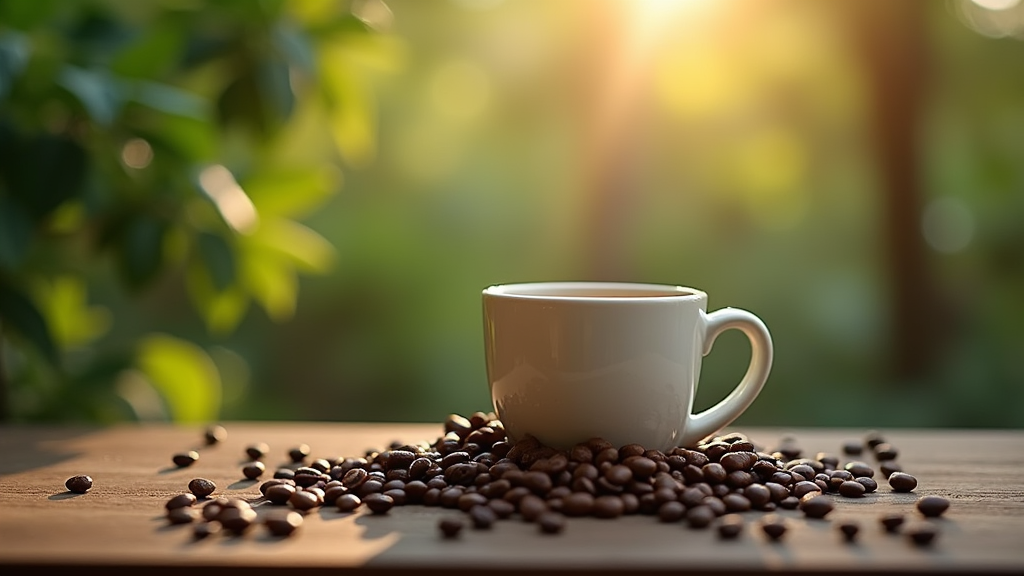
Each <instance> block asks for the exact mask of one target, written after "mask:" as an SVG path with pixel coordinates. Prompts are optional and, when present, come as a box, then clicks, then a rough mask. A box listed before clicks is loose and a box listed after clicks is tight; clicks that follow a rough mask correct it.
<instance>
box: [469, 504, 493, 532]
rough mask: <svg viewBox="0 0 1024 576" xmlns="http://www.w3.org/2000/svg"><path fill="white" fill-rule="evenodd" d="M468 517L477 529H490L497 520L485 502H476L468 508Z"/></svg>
mask: <svg viewBox="0 0 1024 576" xmlns="http://www.w3.org/2000/svg"><path fill="white" fill-rule="evenodd" d="M469 519H470V520H471V521H472V522H473V527H474V528H476V529H477V530H490V528H491V526H493V525H494V523H495V522H497V521H498V515H497V514H496V513H495V512H494V510H493V509H491V507H490V506H487V505H486V504H478V505H476V506H473V507H472V508H470V509H469Z"/></svg>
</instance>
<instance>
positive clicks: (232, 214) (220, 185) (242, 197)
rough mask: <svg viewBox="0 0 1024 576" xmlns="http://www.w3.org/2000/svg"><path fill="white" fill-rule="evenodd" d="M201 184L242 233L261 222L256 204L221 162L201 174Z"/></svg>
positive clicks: (226, 218)
mask: <svg viewBox="0 0 1024 576" xmlns="http://www.w3.org/2000/svg"><path fill="white" fill-rule="evenodd" d="M199 184H200V185H201V186H202V187H203V191H205V192H206V194H207V195H208V196H209V197H210V199H211V200H213V203H214V205H216V206H217V210H219V211H220V214H221V216H223V217H224V221H225V222H227V223H228V226H231V228H233V229H234V230H235V231H236V232H239V233H241V234H248V233H250V232H253V231H255V230H256V226H257V225H258V224H259V215H258V214H257V213H256V206H255V205H254V204H253V203H252V200H250V199H249V196H248V195H247V194H246V193H245V191H244V190H242V187H241V186H239V185H238V182H237V181H236V180H235V177H234V175H232V174H231V171H230V170H228V169H227V168H225V167H224V166H221V165H220V164H215V165H213V166H210V167H209V168H206V169H205V170H203V171H202V172H201V173H200V174H199Z"/></svg>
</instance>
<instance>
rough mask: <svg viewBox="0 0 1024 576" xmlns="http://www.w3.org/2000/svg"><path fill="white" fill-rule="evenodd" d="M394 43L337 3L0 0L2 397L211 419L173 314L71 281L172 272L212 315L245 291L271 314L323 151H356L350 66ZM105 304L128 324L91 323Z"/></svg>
mask: <svg viewBox="0 0 1024 576" xmlns="http://www.w3.org/2000/svg"><path fill="white" fill-rule="evenodd" d="M394 57H395V53H394V49H393V47H389V45H388V44H387V42H386V41H385V39H383V38H380V37H379V35H378V34H376V33H375V32H374V31H373V30H372V29H371V28H370V27H369V26H368V25H367V24H366V23H365V22H364V21H363V20H360V19H358V18H356V17H355V16H354V15H353V14H352V12H351V11H350V10H349V6H348V5H347V4H339V3H323V2H308V1H307V2H283V1H265V2H239V1H231V0H226V1H221V2H210V3H198V4H197V3H191V2H176V1H161V2H145V3H138V2H131V1H127V0H125V1H119V0H111V1H101V0H98V1H75V2H60V1H42V2H29V1H14V2H4V3H2V4H0V231H2V232H0V322H2V324H0V328H2V330H3V337H4V343H5V349H4V351H3V352H4V356H5V365H4V366H3V374H4V376H5V380H7V381H8V385H7V388H9V393H10V395H11V399H12V401H13V404H14V405H13V407H12V410H13V413H14V416H15V417H17V418H19V419H24V418H28V419H34V418H59V419H66V418H85V419H97V420H111V419H123V418H130V417H152V416H154V415H155V416H162V417H170V418H173V419H175V420H181V421H206V420H211V419H215V418H217V417H218V416H219V415H220V411H221V397H222V391H221V385H222V382H221V371H220V370H219V369H218V367H217V366H216V364H215V362H214V360H213V359H212V358H211V356H210V354H208V353H207V351H206V350H204V349H203V348H202V347H200V346H197V345H195V344H193V343H190V340H192V339H193V335H192V334H190V333H187V332H186V333H184V334H181V333H179V334H175V335H171V332H174V330H173V328H170V327H160V326H156V325H153V324H147V323H144V322H143V323H136V324H135V325H132V324H133V323H132V322H131V316H133V315H134V314H135V312H133V311H132V309H131V307H130V306H129V307H127V308H125V307H123V306H114V307H113V312H114V313H111V307H105V306H97V305H92V304H90V299H91V297H92V296H93V294H92V293H93V292H94V291H96V290H99V291H103V290H113V291H114V292H113V294H114V296H113V297H114V298H115V299H116V301H118V302H128V301H129V300H128V299H129V298H133V297H139V296H141V295H145V294H153V293H155V292H160V291H164V290H173V289H174V288H172V287H173V286H177V285H180V286H183V288H184V292H185V293H186V294H187V297H188V301H190V302H191V305H192V308H193V309H194V310H195V312H196V313H198V317H199V318H201V320H202V322H203V324H204V325H205V328H206V331H207V332H208V333H210V334H213V335H220V336H224V335H227V334H230V333H232V332H233V331H234V330H235V329H236V328H237V327H238V325H239V323H240V322H241V321H242V320H243V318H244V317H245V315H246V313H247V310H248V309H249V308H250V306H251V304H256V305H258V306H259V307H261V308H262V309H263V310H264V311H265V313H266V314H267V316H268V317H270V318H271V319H273V320H274V321H284V320H287V319H289V318H291V316H292V315H293V313H294V310H295V304H296V300H297V297H298V280H297V276H298V275H300V274H323V273H325V272H327V271H328V270H329V269H330V268H331V266H332V265H333V260H334V250H333V248H332V247H331V246H330V244H329V243H328V242H327V241H326V240H325V239H324V238H323V237H322V236H321V235H320V234H318V233H317V232H314V231H313V230H311V229H310V228H308V227H306V226H304V225H302V224H300V223H299V221H298V219H299V218H301V217H303V216H305V215H307V214H308V213H310V212H311V211H313V210H315V209H317V208H318V207H319V206H321V205H322V204H323V203H324V202H325V201H326V200H327V199H328V198H329V197H330V196H331V195H332V194H334V193H335V192H336V190H337V188H338V186H339V185H340V171H339V165H340V163H341V162H342V161H347V162H350V163H352V164H357V165H358V164H362V163H365V162H366V161H367V160H368V159H369V158H370V157H371V155H372V153H373V151H374V140H373V137H374V133H375V130H374V126H373V124H374V116H373V114H372V110H373V106H372V99H371V97H370V94H369V92H368V90H367V85H366V71H367V70H368V69H373V68H374V67H376V68H380V67H381V66H384V67H386V66H392V65H393V60H394ZM314 138H318V139H319V142H320V143H321V146H319V147H316V148H310V147H308V146H306V145H305V143H306V141H307V140H310V139H314ZM186 314H188V312H186ZM125 324H128V326H125ZM112 325H114V328H115V329H117V330H122V332H121V333H122V334H126V335H128V336H126V337H123V338H120V339H119V340H120V341H118V340H104V339H103V337H104V336H105V335H106V334H107V333H108V332H109V330H110V329H111V327H112ZM157 331H166V332H168V333H159V332H157ZM235 364H236V365H237V364H238V363H237V362H236V363H235ZM5 393H6V391H5Z"/></svg>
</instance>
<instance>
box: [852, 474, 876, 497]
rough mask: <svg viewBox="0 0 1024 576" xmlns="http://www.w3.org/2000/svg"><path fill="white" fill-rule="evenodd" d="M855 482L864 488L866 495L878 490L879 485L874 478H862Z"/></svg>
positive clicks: (856, 479)
mask: <svg viewBox="0 0 1024 576" xmlns="http://www.w3.org/2000/svg"><path fill="white" fill-rule="evenodd" d="M854 481H855V482H859V483H860V485H861V486H863V487H864V493H865V494H870V493H872V492H874V491H875V490H877V489H878V483H877V482H875V481H874V480H873V479H872V478H868V477H866V476H861V477H859V478H855V479H854Z"/></svg>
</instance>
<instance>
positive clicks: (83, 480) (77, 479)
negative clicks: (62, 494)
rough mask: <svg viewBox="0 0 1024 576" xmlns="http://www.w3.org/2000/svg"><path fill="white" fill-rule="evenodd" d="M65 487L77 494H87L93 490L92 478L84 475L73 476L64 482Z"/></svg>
mask: <svg viewBox="0 0 1024 576" xmlns="http://www.w3.org/2000/svg"><path fill="white" fill-rule="evenodd" d="M64 487H65V488H67V489H68V490H70V491H71V492H74V493H75V494H85V493H86V492H88V491H89V489H91V488H92V478H91V477H90V476H86V475H84V474H79V475H78V476H72V477H71V478H68V479H67V480H66V481H65V482H64Z"/></svg>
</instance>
